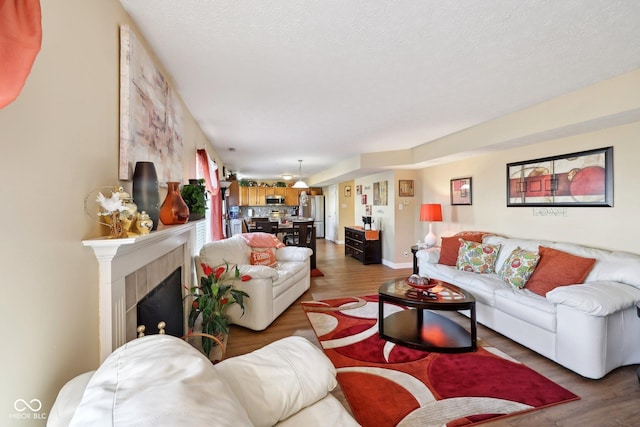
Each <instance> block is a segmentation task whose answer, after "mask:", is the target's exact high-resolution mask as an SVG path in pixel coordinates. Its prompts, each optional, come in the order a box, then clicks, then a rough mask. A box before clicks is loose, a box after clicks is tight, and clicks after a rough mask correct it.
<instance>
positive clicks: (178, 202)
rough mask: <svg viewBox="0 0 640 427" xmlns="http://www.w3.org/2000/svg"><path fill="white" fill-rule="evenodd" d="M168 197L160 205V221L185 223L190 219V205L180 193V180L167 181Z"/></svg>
mask: <svg viewBox="0 0 640 427" xmlns="http://www.w3.org/2000/svg"><path fill="white" fill-rule="evenodd" d="M167 186H168V187H169V188H168V189H167V198H166V199H164V202H162V206H161V207H160V221H162V223H163V224H164V225H173V224H184V223H185V222H187V221H189V207H188V206H187V204H186V203H185V202H184V199H183V198H182V196H181V195H180V183H179V182H167Z"/></svg>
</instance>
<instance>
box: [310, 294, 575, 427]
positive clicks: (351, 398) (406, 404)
mask: <svg viewBox="0 0 640 427" xmlns="http://www.w3.org/2000/svg"><path fill="white" fill-rule="evenodd" d="M302 306H303V308H304V310H305V312H306V314H307V317H308V318H309V322H310V323H311V325H312V326H313V329H314V331H315V333H316V335H317V336H318V339H319V340H320V343H321V344H322V348H323V349H324V352H325V354H326V355H327V356H328V357H329V359H331V361H332V362H333V364H334V366H335V367H336V369H337V371H338V382H339V383H340V387H341V388H342V391H343V392H344V395H345V397H346V398H347V401H348V402H349V405H350V406H351V409H352V411H353V414H354V416H355V418H356V420H357V421H358V422H359V423H360V424H362V425H363V426H364V427H369V426H370V427H374V426H375V427H382V426H396V425H400V426H421V427H424V426H445V425H446V426H448V427H454V426H455V427H457V426H470V425H474V424H478V423H482V422H487V421H491V420H496V419H497V418H500V417H505V416H510V415H514V414H517V413H521V412H525V411H531V410H535V409H541V408H545V407H548V406H552V405H557V404H559V403H564V402H569V401H572V400H576V399H579V397H578V396H576V395H575V394H573V393H571V392H570V391H568V390H566V389H564V388H563V387H561V386H559V385H557V384H556V383H554V382H553V381H551V380H549V379H547V378H545V377H544V376H542V375H540V374H538V373H537V372H535V371H533V370H531V369H530V368H528V367H526V366H524V365H523V364H521V363H519V362H518V361H517V360H514V359H512V358H511V357H509V356H508V355H506V354H504V353H503V352H501V351H500V350H498V349H496V348H494V347H491V346H490V345H488V344H487V343H484V342H480V341H479V347H478V351H477V352H472V353H461V354H443V353H433V352H425V351H419V350H412V349H410V348H406V347H403V346H400V345H396V344H394V343H391V342H388V341H386V340H383V339H381V338H380V337H379V336H378V320H377V317H378V297H377V296H376V295H373V296H365V297H351V298H340V299H332V300H324V301H308V302H303V303H302ZM405 309H406V308H404V307H399V306H396V305H392V304H385V311H384V312H385V316H387V315H388V314H389V313H392V312H394V311H397V310H405Z"/></svg>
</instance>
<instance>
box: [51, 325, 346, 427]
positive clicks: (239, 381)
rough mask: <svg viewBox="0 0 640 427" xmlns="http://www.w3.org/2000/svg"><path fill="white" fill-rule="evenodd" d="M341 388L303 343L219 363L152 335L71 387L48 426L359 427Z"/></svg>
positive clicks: (318, 354)
mask: <svg viewBox="0 0 640 427" xmlns="http://www.w3.org/2000/svg"><path fill="white" fill-rule="evenodd" d="M336 385H337V382H336V370H335V368H334V367H333V365H332V364H331V362H330V361H329V359H328V358H327V357H326V356H325V355H324V353H322V351H321V350H320V349H319V348H317V347H316V346H314V345H313V344H312V343H310V342H309V341H308V340H306V339H305V338H302V337H287V338H283V339H281V340H279V341H276V342H274V343H272V344H269V345H267V346H265V347H263V348H261V349H259V350H256V351H254V352H252V353H248V354H245V355H242V356H237V357H232V358H229V359H226V360H224V361H222V362H220V363H218V364H216V365H213V364H212V363H211V362H210V361H209V360H208V359H207V358H206V357H204V356H203V355H202V354H201V353H200V352H198V351H197V350H195V349H194V348H193V347H191V346H190V345H189V344H187V343H186V342H184V341H182V340H181V339H179V338H176V337H173V336H169V335H149V336H146V337H143V338H138V339H135V340H133V341H130V342H128V343H126V344H124V345H123V346H122V347H120V348H118V349H116V350H115V351H114V352H113V353H112V354H111V355H109V357H107V359H106V360H105V361H104V362H103V363H102V365H101V366H100V367H99V368H98V369H97V370H96V371H92V372H87V373H85V374H82V375H79V376H78V377H76V378H74V379H72V380H71V381H69V382H68V383H67V384H66V385H65V386H64V387H63V388H62V389H61V390H60V392H59V393H58V397H57V398H56V401H55V403H54V405H53V407H52V408H51V411H49V416H48V422H47V426H49V427H63V426H122V427H124V426H140V425H155V426H193V427H198V426H206V427H211V426H218V427H225V426H229V427H239V426H256V427H267V426H274V425H277V426H282V427H294V426H357V425H358V424H357V423H356V421H355V420H354V419H353V418H352V417H351V415H350V414H349V413H348V412H347V410H346V409H345V408H344V407H343V406H342V404H341V403H340V402H339V401H338V400H337V399H336V398H335V397H333V395H332V394H331V393H330V391H331V390H333V388H334V387H335V386H336Z"/></svg>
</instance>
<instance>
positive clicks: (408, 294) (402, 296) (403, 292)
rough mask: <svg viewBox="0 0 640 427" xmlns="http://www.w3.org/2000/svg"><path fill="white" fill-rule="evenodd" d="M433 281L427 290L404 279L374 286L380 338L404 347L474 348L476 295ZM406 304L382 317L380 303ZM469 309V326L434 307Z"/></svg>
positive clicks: (450, 350)
mask: <svg viewBox="0 0 640 427" xmlns="http://www.w3.org/2000/svg"><path fill="white" fill-rule="evenodd" d="M430 283H432V284H433V283H435V284H436V286H435V287H433V288H432V289H431V290H430V291H431V292H430V293H429V294H425V293H423V292H421V291H418V290H416V289H414V288H412V287H411V286H409V285H408V284H407V283H406V281H405V279H404V278H402V279H397V280H391V281H389V282H386V283H383V284H382V286H380V289H379V290H378V318H379V319H380V320H379V322H378V332H379V335H380V337H381V338H383V339H385V340H388V341H392V342H394V343H396V344H400V345H403V346H406V347H410V348H415V349H418V350H427V351H434V352H440V353H462V352H467V351H476V350H477V348H478V347H477V335H476V299H475V298H474V297H473V295H471V294H470V293H469V292H467V291H465V290H464V289H460V288H459V287H457V286H455V285H452V284H450V283H447V282H443V281H439V280H432V281H431V282H430ZM385 302H389V303H393V304H398V305H401V306H405V307H409V309H408V310H401V311H399V312H396V313H393V314H391V315H389V316H387V317H386V318H385V317H384V315H383V314H384V313H383V309H384V303H385ZM457 310H469V311H470V316H469V319H470V322H471V323H470V328H469V330H467V329H465V328H463V327H462V326H460V325H459V324H457V323H456V322H454V321H453V320H451V319H448V318H447V317H444V316H442V315H440V314H438V313H435V312H434V311H457Z"/></svg>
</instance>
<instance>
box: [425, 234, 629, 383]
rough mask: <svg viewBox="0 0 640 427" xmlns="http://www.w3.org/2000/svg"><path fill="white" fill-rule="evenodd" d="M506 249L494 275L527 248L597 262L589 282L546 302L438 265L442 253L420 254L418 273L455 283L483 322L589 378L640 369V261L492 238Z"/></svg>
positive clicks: (488, 240) (486, 277) (492, 278)
mask: <svg viewBox="0 0 640 427" xmlns="http://www.w3.org/2000/svg"><path fill="white" fill-rule="evenodd" d="M482 242H483V243H485V244H491V245H502V246H501V249H500V252H499V254H498V258H497V260H496V264H495V271H500V268H501V266H502V265H503V263H504V262H505V260H506V259H507V257H508V256H509V254H511V252H512V251H513V250H514V249H516V248H517V247H520V248H522V249H526V250H530V251H538V247H539V246H544V247H550V248H554V249H557V250H559V251H563V252H567V253H570V254H574V255H578V256H580V257H588V258H595V259H596V262H595V264H594V265H593V268H592V269H591V271H590V272H589V273H588V276H587V277H586V279H585V281H584V283H582V284H576V285H569V286H560V287H557V288H555V289H553V290H551V291H550V292H548V293H546V296H540V295H538V294H535V293H533V292H531V291H529V290H528V289H526V287H525V289H514V288H513V287H511V286H509V285H507V284H506V283H505V282H504V281H503V280H502V279H501V278H500V277H498V275H497V274H478V273H474V272H468V271H461V270H458V269H457V268H456V267H455V266H448V265H443V264H440V263H438V260H439V257H440V248H430V249H426V250H419V251H418V252H417V253H416V257H417V260H418V269H419V274H420V275H422V276H428V277H430V278H434V279H440V280H443V281H445V282H449V283H452V284H454V285H457V286H459V287H461V288H464V289H466V290H468V291H469V292H471V293H472V294H473V295H474V296H475V298H476V312H477V320H478V322H479V323H482V324H483V325H485V326H488V327H489V328H491V329H493V330H495V331H497V332H499V333H501V334H503V335H505V336H507V337H509V338H510V339H512V340H514V341H516V342H518V343H520V344H522V345H525V346H527V347H529V348H530V349H532V350H534V351H536V352H538V353H540V354H541V355H543V356H545V357H548V358H549V359H551V360H554V361H555V362H557V363H559V364H561V365H562V366H565V367H567V368H569V369H571V370H572V371H574V372H576V373H578V374H580V375H582V376H585V377H587V378H593V379H598V378H601V377H603V376H604V375H606V374H607V373H608V372H610V371H611V370H613V369H615V368H617V367H619V366H624V365H630V364H636V363H640V319H639V318H638V316H637V315H636V305H638V304H640V257H639V256H637V255H633V254H628V253H622V252H609V251H605V250H600V249H594V248H589V247H584V246H579V245H575V244H569V243H556V242H549V241H542V240H524V239H513V238H505V237H500V236H492V235H489V236H485V237H484V238H483V240H482Z"/></svg>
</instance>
